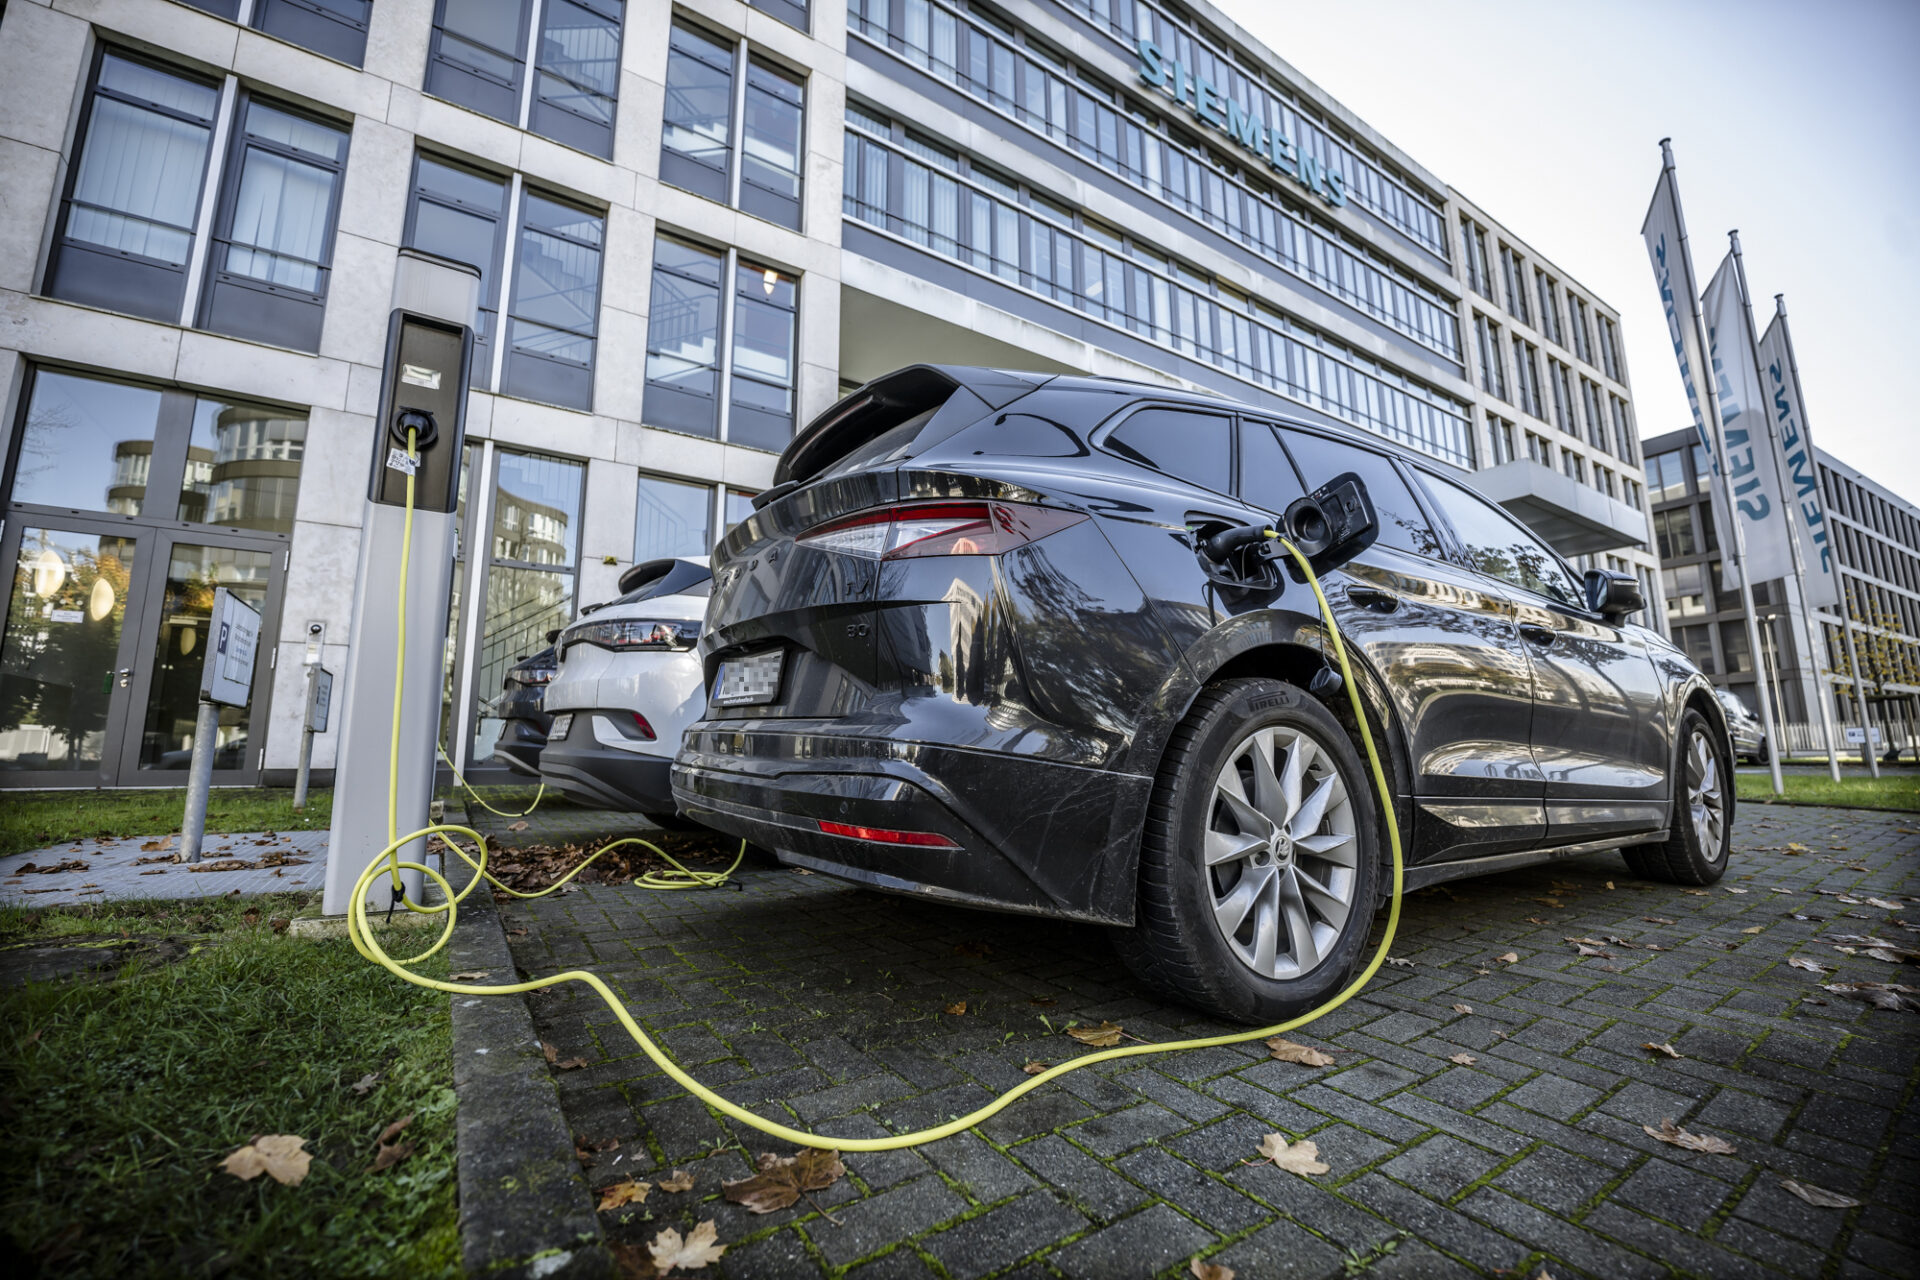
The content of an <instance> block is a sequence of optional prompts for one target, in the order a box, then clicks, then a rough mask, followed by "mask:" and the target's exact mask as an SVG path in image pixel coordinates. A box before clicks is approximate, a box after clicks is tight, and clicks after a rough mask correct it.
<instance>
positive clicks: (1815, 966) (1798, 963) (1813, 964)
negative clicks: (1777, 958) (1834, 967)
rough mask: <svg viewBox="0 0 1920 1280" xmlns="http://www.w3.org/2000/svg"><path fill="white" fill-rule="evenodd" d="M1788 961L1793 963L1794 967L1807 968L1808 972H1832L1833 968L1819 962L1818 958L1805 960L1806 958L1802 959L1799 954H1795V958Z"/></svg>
mask: <svg viewBox="0 0 1920 1280" xmlns="http://www.w3.org/2000/svg"><path fill="white" fill-rule="evenodd" d="M1787 963H1788V964H1789V965H1791V966H1792V967H1794V968H1795V969H1805V970H1806V971H1807V972H1808V973H1828V972H1831V970H1830V969H1829V968H1828V966H1826V965H1824V964H1821V963H1819V962H1818V961H1816V960H1805V959H1802V958H1801V957H1799V956H1795V957H1793V959H1791V960H1789V961H1787Z"/></svg>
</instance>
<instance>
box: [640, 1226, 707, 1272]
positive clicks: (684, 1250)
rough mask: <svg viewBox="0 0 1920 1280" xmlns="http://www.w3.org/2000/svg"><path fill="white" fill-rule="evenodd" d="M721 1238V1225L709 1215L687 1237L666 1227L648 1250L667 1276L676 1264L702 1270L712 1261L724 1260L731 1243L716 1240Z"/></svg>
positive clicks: (691, 1269)
mask: <svg viewBox="0 0 1920 1280" xmlns="http://www.w3.org/2000/svg"><path fill="white" fill-rule="evenodd" d="M719 1237H720V1231H719V1228H717V1227H715V1226H714V1225H713V1219H712V1218H708V1219H707V1220H706V1221H705V1222H703V1223H701V1224H700V1225H699V1226H697V1227H695V1228H694V1229H693V1230H691V1231H689V1232H687V1238H686V1239H685V1240H682V1239H681V1238H680V1233H679V1232H678V1231H675V1230H674V1229H673V1228H672V1227H666V1228H664V1229H662V1230H661V1232H660V1234H659V1235H657V1236H655V1237H654V1238H653V1242H652V1243H651V1244H649V1245H648V1246H647V1252H648V1253H650V1254H652V1255H653V1266H654V1269H655V1270H656V1271H658V1272H659V1273H660V1274H661V1275H663V1276H664V1275H666V1274H667V1273H668V1272H669V1271H672V1270H673V1269H674V1268H675V1267H679V1268H680V1269H681V1270H683V1271H698V1270H700V1269H701V1268H703V1267H705V1266H706V1265H707V1264H708V1263H709V1262H718V1261H720V1255H721V1254H723V1253H725V1252H726V1251H727V1246H725V1245H723V1244H715V1243H714V1241H715V1240H717V1239H719Z"/></svg>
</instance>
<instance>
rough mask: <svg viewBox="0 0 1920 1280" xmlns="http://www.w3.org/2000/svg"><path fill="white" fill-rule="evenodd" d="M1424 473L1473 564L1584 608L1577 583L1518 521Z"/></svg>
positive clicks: (1465, 490)
mask: <svg viewBox="0 0 1920 1280" xmlns="http://www.w3.org/2000/svg"><path fill="white" fill-rule="evenodd" d="M1425 479H1426V482H1427V489H1428V491H1429V492H1430V493H1432V494H1433V498H1434V501H1435V502H1437V503H1438V504H1439V505H1440V511H1441V513H1442V514H1443V515H1445V516H1446V518H1447V522H1448V523H1449V524H1451V525H1452V526H1453V531H1454V533H1455V534H1457V535H1458V536H1459V538H1460V543H1461V546H1462V548H1463V549H1464V550H1465V551H1466V553H1467V559H1468V561H1469V562H1470V563H1471V564H1472V565H1473V567H1474V568H1476V569H1478V570H1479V571H1480V572H1481V573H1484V574H1486V575H1487V576H1488V577H1489V578H1498V579H1500V581H1502V582H1509V583H1512V584H1513V585H1514V586H1516V587H1520V588H1522V589H1524V590H1527V591H1531V592H1533V593H1534V594H1535V595H1542V596H1546V597H1547V598H1548V599H1549V600H1553V601H1556V602H1558V603H1560V604H1563V605H1566V606H1568V607H1569V608H1574V609H1584V608H1586V601H1585V600H1584V599H1583V598H1582V596H1581V592H1580V588H1579V586H1578V585H1577V584H1576V583H1575V582H1574V580H1573V576H1572V575H1571V574H1569V573H1568V572H1567V570H1566V567H1565V566H1564V565H1562V564H1561V563H1560V560H1559V557H1557V556H1555V555H1554V554H1553V552H1551V551H1549V550H1547V548H1546V546H1545V544H1543V543H1542V542H1541V541H1540V540H1539V539H1538V538H1535V537H1534V536H1533V535H1532V534H1531V533H1529V532H1527V530H1526V528H1525V527H1524V526H1522V525H1521V524H1520V522H1519V521H1517V520H1515V519H1514V518H1513V517H1512V516H1510V515H1508V514H1507V513H1506V512H1504V511H1502V510H1501V509H1500V508H1499V507H1496V506H1494V505H1493V503H1491V502H1488V501H1487V500H1486V499H1485V498H1483V497H1481V496H1480V495H1479V494H1477V493H1475V492H1473V491H1472V490H1471V489H1468V488H1465V487H1464V486H1462V485H1457V484H1455V483H1453V481H1451V480H1442V479H1441V478H1440V477H1438V476H1432V475H1430V476H1427V477H1425Z"/></svg>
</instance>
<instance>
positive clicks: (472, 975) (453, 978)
mask: <svg viewBox="0 0 1920 1280" xmlns="http://www.w3.org/2000/svg"><path fill="white" fill-rule="evenodd" d="M486 976H487V971H486V970H485V969H468V970H465V971H464V972H461V973H450V974H448V975H447V981H448V982H478V981H480V979H482V978H484V977H486Z"/></svg>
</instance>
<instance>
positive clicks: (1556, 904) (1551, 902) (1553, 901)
mask: <svg viewBox="0 0 1920 1280" xmlns="http://www.w3.org/2000/svg"><path fill="white" fill-rule="evenodd" d="M1531 901H1534V902H1539V903H1543V904H1545V905H1546V906H1549V907H1552V908H1553V909H1554V910H1556V911H1558V910H1561V909H1562V908H1564V907H1565V906H1566V905H1567V904H1566V903H1564V902H1562V901H1560V899H1558V898H1534V899H1531Z"/></svg>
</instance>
